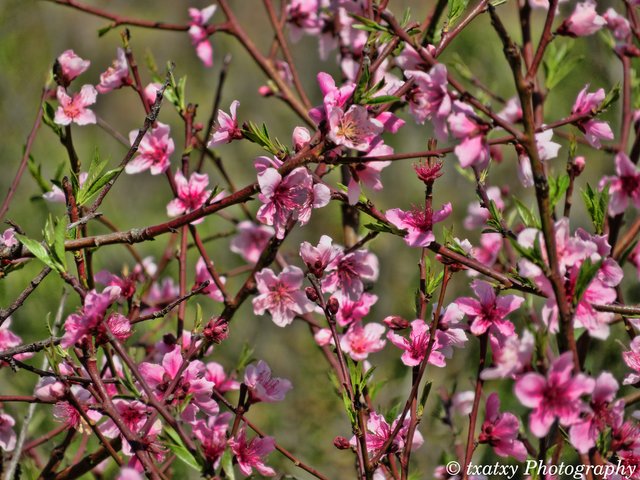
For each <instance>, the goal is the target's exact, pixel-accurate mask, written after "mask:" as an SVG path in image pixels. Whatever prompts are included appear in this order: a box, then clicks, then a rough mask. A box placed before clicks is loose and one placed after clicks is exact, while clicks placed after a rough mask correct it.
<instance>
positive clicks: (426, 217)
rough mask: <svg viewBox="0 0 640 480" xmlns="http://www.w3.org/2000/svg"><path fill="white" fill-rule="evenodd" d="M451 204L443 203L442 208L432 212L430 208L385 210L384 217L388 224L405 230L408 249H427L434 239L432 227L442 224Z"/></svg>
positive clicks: (449, 211)
mask: <svg viewBox="0 0 640 480" xmlns="http://www.w3.org/2000/svg"><path fill="white" fill-rule="evenodd" d="M451 210H452V209H451V203H445V204H444V205H443V206H442V208H441V209H440V210H439V211H437V212H433V210H432V209H431V208H427V209H419V208H414V209H413V210H410V211H406V212H405V211H404V210H401V209H399V208H392V209H391V210H387V213H386V214H385V216H386V217H387V220H388V221H389V223H391V224H393V225H394V226H395V227H396V228H398V229H400V230H406V232H407V233H406V234H405V237H404V241H405V243H406V244H407V245H409V246H410V247H428V246H429V245H430V244H431V242H433V241H434V240H435V239H436V238H435V235H434V234H433V231H432V229H433V225H434V224H435V223H438V222H442V221H443V220H444V219H445V218H447V217H448V216H449V215H450V214H451Z"/></svg>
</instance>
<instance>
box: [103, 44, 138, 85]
mask: <svg viewBox="0 0 640 480" xmlns="http://www.w3.org/2000/svg"><path fill="white" fill-rule="evenodd" d="M132 83H133V81H132V80H131V77H130V76H129V64H128V63H127V56H126V55H125V53H124V50H123V49H122V48H118V52H117V55H116V59H115V60H114V61H113V63H112V64H111V66H110V67H109V68H107V70H106V71H105V72H104V73H102V74H101V75H100V84H99V85H97V86H96V89H97V90H98V92H100V93H102V94H104V93H107V92H110V91H111V90H115V89H116V88H121V87H125V86H127V85H131V84H132Z"/></svg>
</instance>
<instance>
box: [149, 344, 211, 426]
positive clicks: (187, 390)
mask: <svg viewBox="0 0 640 480" xmlns="http://www.w3.org/2000/svg"><path fill="white" fill-rule="evenodd" d="M180 350H181V349H180V346H178V345H176V346H175V347H174V348H173V350H172V351H171V352H169V353H167V354H166V355H165V356H164V357H163V358H162V364H161V365H157V364H154V363H149V362H142V363H141V364H140V366H139V370H140V374H141V375H142V378H143V379H144V381H145V382H146V383H147V384H148V385H149V387H150V388H151V390H153V393H154V395H155V396H156V398H157V399H158V400H162V399H164V398H165V396H166V393H165V392H166V391H167V388H168V387H169V384H171V383H172V382H173V381H174V379H175V378H176V377H177V376H178V375H179V380H178V384H177V386H176V388H175V389H174V391H173V393H172V394H171V397H167V399H166V401H167V402H168V403H170V404H171V405H176V406H180V407H181V408H182V406H184V409H182V418H183V420H185V421H186V422H190V423H191V422H194V421H195V415H196V413H197V412H198V410H201V411H203V412H204V413H205V414H207V415H216V414H217V413H218V404H217V403H216V402H215V400H213V399H212V398H211V391H212V389H213V387H214V385H213V382H210V381H209V380H206V379H205V378H204V374H205V366H204V363H202V362H201V361H200V360H192V361H190V362H189V364H188V366H187V367H186V368H182V363H183V362H184V359H183V358H182V353H181V351H180ZM185 405H186V406H185Z"/></svg>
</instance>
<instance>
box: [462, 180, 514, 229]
mask: <svg viewBox="0 0 640 480" xmlns="http://www.w3.org/2000/svg"><path fill="white" fill-rule="evenodd" d="M487 197H488V198H489V200H493V202H494V203H495V205H496V208H497V209H498V210H503V209H504V200H502V192H501V191H500V188H499V187H489V188H487ZM489 218H491V213H490V212H489V209H487V208H485V207H483V206H482V205H480V202H479V201H476V202H471V203H470V204H469V206H468V207H467V216H466V217H465V219H464V223H463V224H464V228H466V229H467V230H475V229H477V228H482V227H484V226H485V225H486V223H487V220H489Z"/></svg>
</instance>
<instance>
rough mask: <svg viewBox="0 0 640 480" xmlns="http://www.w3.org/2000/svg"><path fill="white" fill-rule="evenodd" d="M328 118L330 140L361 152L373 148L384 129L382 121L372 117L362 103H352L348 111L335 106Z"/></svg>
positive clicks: (328, 136)
mask: <svg viewBox="0 0 640 480" xmlns="http://www.w3.org/2000/svg"><path fill="white" fill-rule="evenodd" d="M328 120H329V133H328V135H327V138H329V140H331V141H332V142H333V143H335V144H336V145H342V146H344V147H347V148H353V149H354V150H358V151H361V152H368V151H369V150H371V148H372V147H373V145H374V141H375V140H376V139H377V137H378V135H380V134H381V133H382V130H383V129H384V127H383V125H382V123H380V121H379V120H377V119H375V118H371V117H370V115H369V112H368V110H367V108H366V107H363V106H362V105H351V106H350V107H349V109H348V110H347V111H346V112H345V111H344V110H343V109H342V108H340V107H333V108H331V109H330V110H329V112H328Z"/></svg>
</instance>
